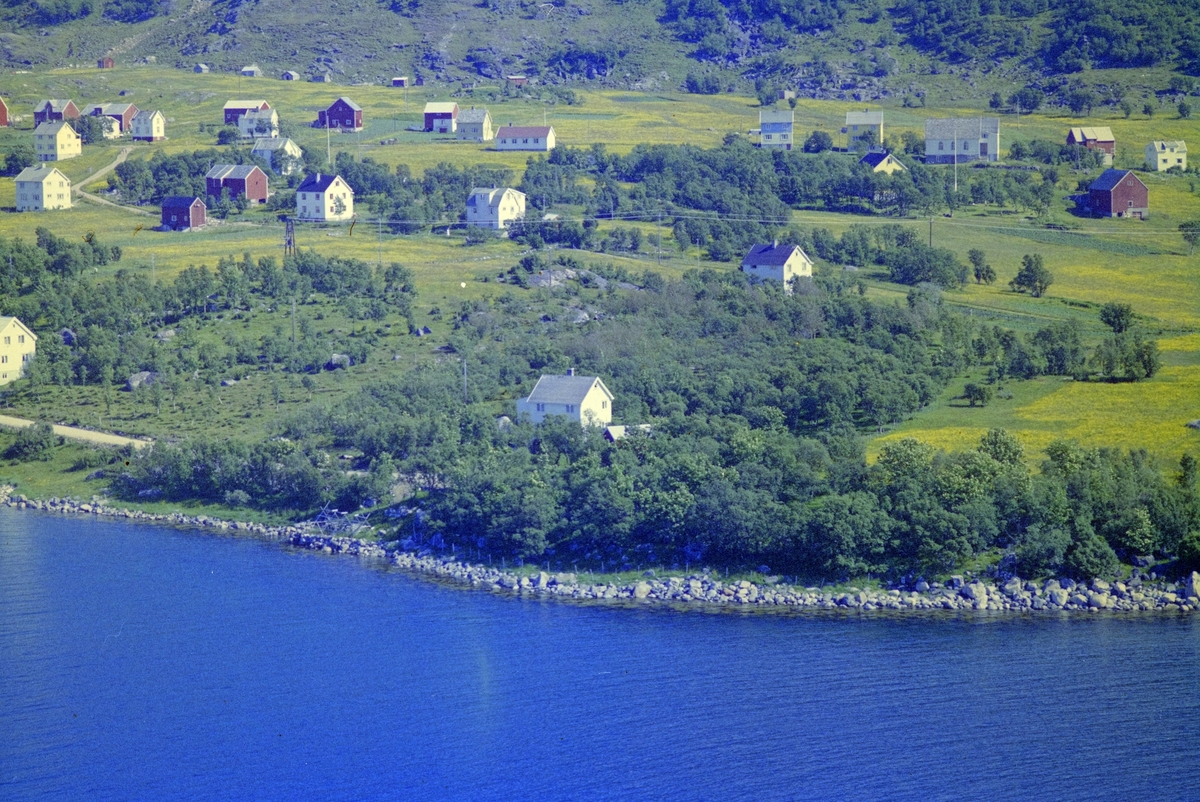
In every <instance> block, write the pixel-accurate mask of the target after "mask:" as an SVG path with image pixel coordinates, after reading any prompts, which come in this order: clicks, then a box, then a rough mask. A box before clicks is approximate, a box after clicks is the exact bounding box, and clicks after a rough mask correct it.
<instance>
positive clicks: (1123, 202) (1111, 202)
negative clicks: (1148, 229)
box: [1088, 169, 1150, 220]
mask: <svg viewBox="0 0 1200 802" xmlns="http://www.w3.org/2000/svg"><path fill="white" fill-rule="evenodd" d="M1088 207H1089V209H1090V211H1091V213H1092V215H1094V216H1096V217H1136V218H1137V219H1139V220H1145V219H1146V218H1147V217H1149V216H1150V190H1149V189H1147V188H1146V185H1145V184H1143V183H1142V179H1140V178H1138V177H1137V175H1135V174H1134V172H1133V171H1132V170H1112V169H1110V170H1105V171H1104V172H1103V173H1101V174H1100V177H1099V178H1097V179H1096V180H1095V181H1093V182H1092V184H1091V186H1089V187H1088Z"/></svg>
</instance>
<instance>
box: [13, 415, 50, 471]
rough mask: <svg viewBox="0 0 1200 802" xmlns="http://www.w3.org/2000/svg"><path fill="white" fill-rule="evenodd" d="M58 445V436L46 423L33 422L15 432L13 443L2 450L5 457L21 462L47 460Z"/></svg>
mask: <svg viewBox="0 0 1200 802" xmlns="http://www.w3.org/2000/svg"><path fill="white" fill-rule="evenodd" d="M56 445H58V436H57V435H55V434H54V429H53V428H52V427H51V426H50V424H48V423H35V424H33V425H32V426H29V427H27V428H24V429H22V430H21V431H19V432H17V438H16V439H15V440H14V441H13V444H12V445H11V446H9V447H8V448H7V449H5V451H4V457H5V459H15V460H19V461H21V462H28V461H30V460H48V459H50V457H51V456H52V454H53V451H54V446H56Z"/></svg>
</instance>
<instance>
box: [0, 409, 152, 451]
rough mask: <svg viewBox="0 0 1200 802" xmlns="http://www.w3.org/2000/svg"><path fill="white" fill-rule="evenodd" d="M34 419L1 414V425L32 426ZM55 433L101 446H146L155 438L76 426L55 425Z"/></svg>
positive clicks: (13, 426) (17, 427) (69, 438)
mask: <svg viewBox="0 0 1200 802" xmlns="http://www.w3.org/2000/svg"><path fill="white" fill-rule="evenodd" d="M32 425H33V421H31V420H26V419H25V418H13V417H10V416H8V415H0V426H7V427H9V428H12V429H24V428H26V427H28V426H32ZM53 428H54V433H55V434H56V435H58V436H59V437H65V438H67V439H68V440H81V441H83V442H85V443H93V444H95V445H99V446H133V447H134V448H145V447H146V446H148V445H150V444H151V443H152V442H154V441H153V440H143V439H140V438H137V437H124V436H122V435H119V434H109V433H108V432H93V431H92V430H90V429H80V428H77V427H75V426H59V425H58V424H55V425H54V426H53Z"/></svg>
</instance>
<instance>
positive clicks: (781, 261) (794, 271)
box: [742, 242, 813, 295]
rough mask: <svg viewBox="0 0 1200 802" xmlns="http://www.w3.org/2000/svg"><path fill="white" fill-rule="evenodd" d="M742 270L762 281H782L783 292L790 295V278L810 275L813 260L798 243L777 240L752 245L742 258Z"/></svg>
mask: <svg viewBox="0 0 1200 802" xmlns="http://www.w3.org/2000/svg"><path fill="white" fill-rule="evenodd" d="M742 272H743V273H749V274H750V275H752V276H755V277H757V278H760V279H762V280H764V281H779V282H782V283H783V289H784V292H786V293H787V294H788V295H791V293H792V279H794V278H796V277H797V276H811V275H812V274H813V261H812V259H809V258H808V254H806V253H805V252H804V249H803V248H801V247H800V246H799V245H780V244H779V243H778V242H772V243H770V244H767V245H752V246H750V252H749V253H747V254H746V257H745V258H744V259H742Z"/></svg>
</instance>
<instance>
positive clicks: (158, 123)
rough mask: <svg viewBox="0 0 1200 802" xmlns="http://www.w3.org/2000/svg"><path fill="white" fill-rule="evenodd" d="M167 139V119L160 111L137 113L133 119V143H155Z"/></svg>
mask: <svg viewBox="0 0 1200 802" xmlns="http://www.w3.org/2000/svg"><path fill="white" fill-rule="evenodd" d="M166 138H167V118H166V117H164V116H163V113H162V112H161V111H157V110H155V111H139V112H138V113H137V114H136V115H134V118H133V139H134V141H135V142H157V141H159V140H160V139H166Z"/></svg>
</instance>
